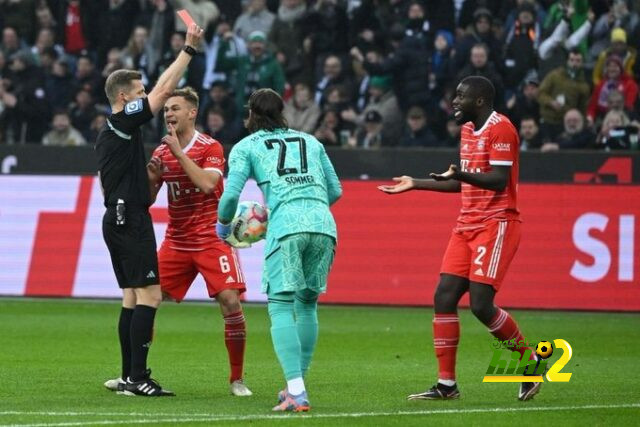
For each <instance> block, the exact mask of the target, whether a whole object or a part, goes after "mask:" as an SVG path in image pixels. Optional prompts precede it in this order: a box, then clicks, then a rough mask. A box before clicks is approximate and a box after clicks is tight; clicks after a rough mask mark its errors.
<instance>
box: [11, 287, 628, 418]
mask: <svg viewBox="0 0 640 427" xmlns="http://www.w3.org/2000/svg"><path fill="white" fill-rule="evenodd" d="M118 307H119V305H118V303H117V302H113V301H99V302H93V301H73V300H39V299H38V300H29V299H24V300H20V299H0V380H1V384H2V386H1V387H0V425H9V424H15V425H34V424H37V425H42V426H54V425H56V426H63V425H64V426H66V425H128V424H129V425H130V424H132V423H134V422H144V423H149V424H153V425H176V424H179V423H182V424H189V425H211V424H214V425H246V424H249V423H250V424H252V425H298V424H304V425H402V426H406V425H425V424H426V423H439V422H440V423H443V424H445V425H450V424H453V425H492V426H493V425H514V424H516V423H519V424H524V425H530V424H534V423H536V424H539V423H540V422H543V423H544V424H546V425H584V424H585V423H586V424H588V425H605V424H608V425H611V426H613V425H615V426H618V425H637V423H638V417H639V416H640V387H639V386H638V378H639V377H638V369H637V367H638V363H637V360H638V353H639V352H640V343H639V342H638V337H639V332H638V331H639V330H640V328H639V327H640V317H639V316H638V315H635V314H612V313H562V312H537V311H513V312H512V314H513V315H514V317H516V319H517V320H518V322H519V324H520V326H521V327H522V329H523V331H524V332H525V334H528V339H529V340H530V341H533V340H539V339H547V340H551V339H555V338H564V339H565V340H567V341H568V342H569V343H571V345H572V347H573V358H572V359H571V361H570V362H569V363H568V364H567V366H566V367H565V369H564V370H563V371H564V372H572V373H573V376H572V378H571V381H570V382H568V383H548V382H545V384H544V385H543V387H542V391H541V393H540V394H539V395H538V396H536V398H535V399H534V400H533V401H530V402H519V401H517V399H516V393H517V387H518V385H517V384H495V383H492V384H488V383H482V377H483V375H484V372H485V371H486V369H487V365H488V363H489V360H490V358H491V355H492V349H491V343H492V342H493V340H492V338H491V336H490V335H489V334H488V332H487V331H486V328H484V327H483V326H481V325H480V324H479V322H477V321H476V320H475V319H474V318H473V316H472V315H471V313H470V312H469V311H467V310H463V311H461V313H460V316H461V322H462V325H461V329H462V337H461V342H460V348H459V351H458V360H459V363H458V380H459V385H460V389H461V392H462V397H461V399H460V400H458V401H450V402H408V401H406V396H407V394H410V393H414V392H418V391H422V390H423V389H425V388H427V387H429V386H431V385H432V383H433V382H434V380H435V376H436V362H435V357H434V354H433V346H432V343H431V314H432V311H431V309H415V308H373V307H334V306H321V308H320V340H319V344H318V348H317V351H316V355H315V358H314V362H313V364H312V369H311V371H310V373H309V375H308V378H307V379H306V383H307V387H308V390H309V396H310V399H311V403H312V405H313V408H312V412H310V413H309V414H305V415H296V414H293V415H285V416H284V418H275V419H273V418H271V417H273V414H272V413H271V412H270V408H271V407H272V406H273V405H274V404H275V395H276V392H277V391H278V389H279V388H280V387H281V386H282V385H283V378H282V373H281V371H280V367H279V365H278V364H277V361H276V358H275V356H274V353H273V350H272V346H271V339H270V336H269V322H268V318H267V312H266V307H265V306H263V305H247V306H246V307H245V314H246V317H247V323H248V344H247V354H246V382H247V384H248V385H249V386H250V387H251V389H252V390H253V392H254V396H252V397H250V398H237V397H232V396H230V395H229V394H228V385H227V375H228V368H227V356H226V350H225V347H224V343H223V338H222V330H223V326H222V321H221V317H220V314H219V310H218V307H217V306H215V305H213V304H202V303H199V304H196V303H184V304H181V305H176V304H169V303H167V304H165V305H163V306H162V307H161V309H160V311H159V313H158V316H157V318H156V319H157V321H156V335H155V341H154V344H153V347H152V350H151V354H150V366H151V367H152V368H153V375H154V377H156V378H157V379H158V380H160V381H161V383H162V384H163V385H165V386H166V387H167V388H170V389H172V390H174V391H175V392H176V393H177V394H178V396H177V397H175V398H164V399H146V398H138V397H135V398H128V397H124V396H118V395H116V394H114V393H111V392H108V391H106V390H105V389H104V388H103V387H102V383H103V382H104V381H105V380H106V379H108V378H112V377H115V376H118V375H119V349H118V341H117V336H116V321H117V315H118V310H119V308H118ZM556 353H558V354H555V353H554V355H553V356H552V358H551V359H550V360H551V361H554V360H556V359H557V358H558V357H559V353H560V352H556ZM131 414H136V415H131ZM278 417H279V416H278ZM302 420H304V422H302Z"/></svg>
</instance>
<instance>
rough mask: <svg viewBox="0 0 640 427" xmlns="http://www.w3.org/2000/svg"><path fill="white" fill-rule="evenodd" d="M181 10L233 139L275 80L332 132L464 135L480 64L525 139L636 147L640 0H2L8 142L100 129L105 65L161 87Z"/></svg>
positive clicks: (193, 68) (331, 135) (500, 107)
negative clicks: (253, 101) (199, 35)
mask: <svg viewBox="0 0 640 427" xmlns="http://www.w3.org/2000/svg"><path fill="white" fill-rule="evenodd" d="M179 9H187V10H188V11H189V12H190V13H191V15H192V16H193V17H194V18H195V20H196V22H198V23H199V24H200V25H201V26H203V27H204V28H206V37H205V40H204V43H203V45H202V46H199V49H198V50H199V53H198V54H197V55H196V57H195V58H194V59H193V60H192V61H191V63H190V65H189V69H188V71H187V72H186V73H185V75H184V78H183V79H182V81H181V82H180V86H191V87H193V88H194V89H196V90H197V91H198V93H199V95H200V108H199V114H198V119H197V127H198V129H200V130H202V131H204V132H206V133H208V134H210V135H212V136H213V137H215V138H217V139H219V140H220V141H221V142H223V143H225V144H233V143H235V142H237V141H238V140H239V139H240V138H242V137H243V136H245V135H246V130H245V129H244V125H243V123H244V119H245V114H246V113H245V112H246V108H245V103H246V101H247V98H248V96H249V94H251V92H252V91H254V90H255V89H257V88H261V87H269V88H272V89H274V90H276V91H277V92H279V93H280V94H282V95H283V97H284V99H285V101H286V107H285V116H286V118H287V120H288V123H289V125H290V127H292V128H295V129H300V130H302V131H304V132H308V133H311V134H313V135H315V136H316V138H318V140H320V141H321V142H322V143H323V144H326V145H327V146H343V147H362V148H369V149H373V148H377V147H399V148H400V147H456V146H457V145H458V143H459V141H458V136H459V132H460V126H459V125H457V124H456V123H455V120H454V119H453V116H452V107H451V101H452V97H453V95H454V93H455V87H456V85H457V83H458V82H459V81H460V80H461V79H462V78H464V77H467V76H470V75H481V76H485V77H487V78H488V79H489V80H491V81H492V82H493V84H494V86H495V88H496V93H497V97H496V102H495V108H496V110H497V111H498V112H501V113H503V114H506V115H507V116H509V117H510V118H511V120H512V121H513V122H514V124H515V125H516V126H517V127H518V128H519V131H520V135H521V140H522V143H521V144H522V146H521V148H522V149H523V150H542V151H556V150H563V149H606V150H613V149H638V132H639V130H640V119H639V117H640V99H639V96H638V82H640V60H638V58H637V55H638V52H637V49H638V47H639V46H640V14H639V12H640V0H424V1H416V0H280V1H278V0H215V1H211V0H0V29H1V30H2V38H1V41H0V143H2V144H24V143H32V144H33V143H35V144H44V145H85V144H92V143H93V142H94V141H95V138H96V135H97V133H98V132H99V130H100V129H101V128H102V126H104V124H105V121H106V118H107V117H108V114H109V105H108V102H107V99H106V96H105V94H104V90H103V88H104V82H105V79H106V77H107V76H108V75H109V73H110V72H112V71H113V70H116V69H119V68H130V69H135V70H138V71H140V72H141V73H142V76H143V83H144V84H145V85H146V86H147V89H148V90H149V89H150V88H151V87H152V86H153V84H154V82H155V80H156V79H157V77H158V76H159V75H160V74H161V73H162V71H163V70H164V69H165V68H166V67H167V66H168V65H169V64H170V63H171V62H172V61H173V59H174V58H175V57H176V55H177V54H178V53H179V52H180V49H181V47H182V46H183V44H184V39H185V34H184V31H185V27H184V24H183V23H182V22H181V21H180V20H179V19H177V17H176V15H175V11H176V10H179ZM164 132H165V130H164V126H163V123H162V120H161V118H158V119H156V120H155V121H154V122H152V124H150V125H149V126H148V128H147V129H146V132H145V135H146V138H147V141H148V142H150V143H154V142H157V141H159V140H160V138H161V136H162V135H163V133H164Z"/></svg>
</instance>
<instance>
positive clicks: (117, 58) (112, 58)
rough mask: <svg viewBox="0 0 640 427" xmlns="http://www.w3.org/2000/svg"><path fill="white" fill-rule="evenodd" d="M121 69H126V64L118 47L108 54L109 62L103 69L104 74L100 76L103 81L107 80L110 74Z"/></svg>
mask: <svg viewBox="0 0 640 427" xmlns="http://www.w3.org/2000/svg"><path fill="white" fill-rule="evenodd" d="M120 68H124V63H123V62H122V52H121V51H120V49H118V48H117V47H114V48H112V49H111V50H109V52H108V53H107V62H106V64H105V65H104V67H103V68H102V73H100V76H101V77H102V79H103V80H106V79H107V77H109V74H111V73H112V72H114V71H115V70H119V69H120Z"/></svg>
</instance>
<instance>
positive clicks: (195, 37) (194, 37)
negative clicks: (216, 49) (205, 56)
mask: <svg viewBox="0 0 640 427" xmlns="http://www.w3.org/2000/svg"><path fill="white" fill-rule="evenodd" d="M203 33H204V29H202V28H200V27H199V26H198V24H196V23H193V24H191V25H189V28H187V37H186V39H185V42H184V44H185V45H187V46H191V47H192V48H194V49H197V48H198V46H200V40H202V34H203Z"/></svg>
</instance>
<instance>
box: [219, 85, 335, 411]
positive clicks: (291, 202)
mask: <svg viewBox="0 0 640 427" xmlns="http://www.w3.org/2000/svg"><path fill="white" fill-rule="evenodd" d="M248 107H249V118H248V120H247V129H248V130H249V132H250V133H251V134H250V135H249V136H247V137H246V138H244V139H243V140H242V141H240V142H239V143H237V144H236V145H235V146H234V147H233V149H232V150H231V153H230V154H229V176H228V180H227V184H226V187H225V191H224V193H223V194H222V197H221V199H220V205H219V207H218V223H217V226H216V230H217V233H218V236H220V237H221V238H223V239H225V238H228V237H229V236H230V234H231V226H230V223H231V220H232V219H233V215H234V212H235V211H236V207H237V205H238V199H239V197H240V192H241V191H242V188H243V187H244V184H245V183H246V181H247V180H248V179H249V178H253V179H255V180H256V182H257V183H258V186H259V187H260V190H261V191H262V193H263V195H264V197H265V200H266V204H267V207H268V208H269V209H270V217H269V228H268V231H267V242H266V247H265V262H264V272H263V276H262V291H263V292H265V293H266V294H267V298H268V309H269V317H270V318H271V338H272V340H273V347H274V350H275V353H276V356H277V357H278V360H279V362H280V365H281V366H282V370H283V371H284V375H285V379H286V381H287V386H286V388H285V389H284V390H282V391H281V392H280V393H279V394H278V405H276V406H275V407H274V408H273V410H274V411H294V412H301V411H308V410H309V408H310V406H309V399H308V397H307V392H306V388H305V384H304V376H305V374H306V372H307V370H308V369H309V364H310V363H311V358H312V356H313V351H314V349H315V346H316V341H317V338H318V316H317V301H318V296H319V295H320V294H321V293H323V292H325V291H326V289H327V276H328V274H329V270H330V268H331V264H332V263H333V258H334V254H335V245H336V238H337V232H336V223H335V220H334V218H333V215H332V214H331V211H330V210H329V206H330V205H332V204H333V203H335V202H336V201H337V200H338V198H340V196H341V195H342V188H341V186H340V181H339V180H338V177H337V175H336V173H335V170H334V168H333V165H332V164H331V161H330V160H329V158H328V157H327V154H326V152H325V150H324V147H323V146H322V144H320V143H319V142H318V141H317V140H316V139H315V138H314V137H313V136H311V135H308V134H306V133H303V132H298V131H295V130H292V129H289V128H288V127H287V123H286V120H285V119H284V117H283V116H282V110H283V107H284V103H283V101H282V98H281V97H280V95H278V94H277V93H276V92H274V91H273V90H271V89H259V90H257V91H255V92H253V93H252V94H251V96H250V98H249V106H248Z"/></svg>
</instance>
